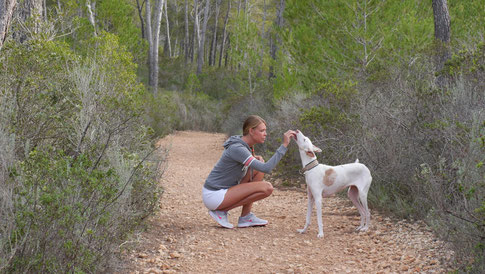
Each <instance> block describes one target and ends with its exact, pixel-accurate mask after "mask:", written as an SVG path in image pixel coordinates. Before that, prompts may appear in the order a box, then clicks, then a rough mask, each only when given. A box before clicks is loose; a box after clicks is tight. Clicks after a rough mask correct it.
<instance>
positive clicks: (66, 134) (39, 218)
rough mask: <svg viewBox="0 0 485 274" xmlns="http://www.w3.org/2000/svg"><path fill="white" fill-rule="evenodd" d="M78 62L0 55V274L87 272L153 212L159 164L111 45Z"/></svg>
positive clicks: (32, 50)
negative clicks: (14, 273) (0, 111)
mask: <svg viewBox="0 0 485 274" xmlns="http://www.w3.org/2000/svg"><path fill="white" fill-rule="evenodd" d="M85 48H86V53H87V57H84V58H82V57H79V56H77V55H75V54H74V53H73V52H71V51H70V50H69V49H68V47H67V46H66V45H65V44H63V43H59V42H53V41H43V40H29V42H27V43H25V44H22V45H20V44H13V43H12V44H9V45H7V46H6V47H4V48H3V49H2V51H1V52H0V60H1V61H2V62H1V63H0V70H1V71H2V73H1V74H0V83H1V87H0V88H1V93H0V109H1V110H5V112H2V113H1V115H0V122H1V123H0V138H1V139H0V151H1V152H5V154H3V153H2V156H0V160H1V162H0V179H1V180H2V181H1V183H2V184H1V185H2V186H1V189H0V190H1V191H0V195H1V198H2V201H1V204H0V217H1V218H2V224H1V225H0V258H1V259H0V270H1V271H8V272H95V271H101V270H102V269H103V268H104V267H106V266H109V261H110V260H109V259H110V256H112V254H113V251H115V250H116V249H115V248H116V247H117V243H119V242H120V241H121V240H122V239H123V238H124V237H126V235H127V233H129V232H130V231H132V230H133V229H135V228H136V227H137V226H138V225H139V222H140V221H141V220H142V219H143V218H144V217H146V216H147V215H148V214H150V213H151V212H153V210H154V208H155V206H156V205H157V202H158V197H159V194H160V189H159V188H158V183H157V182H158V180H157V178H158V177H159V176H160V175H161V174H159V173H157V172H156V170H157V168H158V166H159V164H160V163H162V162H163V158H160V156H161V155H158V154H155V153H154V149H153V148H152V147H151V141H150V139H149V137H150V136H149V129H148V128H147V127H145V126H143V123H142V111H143V101H142V96H143V93H144V88H143V86H141V85H140V84H139V83H137V81H136V74H135V71H136V65H134V64H133V63H132V61H131V60H132V57H131V55H130V54H128V53H127V52H126V50H125V49H124V48H123V47H122V46H120V44H119V43H118V40H117V37H116V36H113V35H109V34H101V35H100V36H98V37H97V38H95V39H94V40H92V41H90V43H88V44H86V45H85Z"/></svg>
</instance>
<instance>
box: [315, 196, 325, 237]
mask: <svg viewBox="0 0 485 274" xmlns="http://www.w3.org/2000/svg"><path fill="white" fill-rule="evenodd" d="M315 207H316V208H317V222H318V235H317V237H318V238H322V237H323V221H322V195H320V196H318V197H316V198H315Z"/></svg>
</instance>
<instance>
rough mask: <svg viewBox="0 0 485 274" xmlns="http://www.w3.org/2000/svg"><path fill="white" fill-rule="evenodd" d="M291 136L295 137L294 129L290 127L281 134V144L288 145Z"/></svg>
mask: <svg viewBox="0 0 485 274" xmlns="http://www.w3.org/2000/svg"><path fill="white" fill-rule="evenodd" d="M291 138H293V139H295V138H296V131H294V130H291V129H290V130H288V131H287V132H285V134H283V145H284V146H285V147H288V145H289V144H290V141H291Z"/></svg>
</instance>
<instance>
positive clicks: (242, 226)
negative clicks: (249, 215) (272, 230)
mask: <svg viewBox="0 0 485 274" xmlns="http://www.w3.org/2000/svg"><path fill="white" fill-rule="evenodd" d="M267 224H268V223H266V224H248V225H237V227H241V228H244V227H251V226H265V225H267Z"/></svg>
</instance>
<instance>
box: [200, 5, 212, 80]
mask: <svg viewBox="0 0 485 274" xmlns="http://www.w3.org/2000/svg"><path fill="white" fill-rule="evenodd" d="M209 8H210V0H206V1H205V8H204V22H203V23H202V32H201V34H200V41H199V50H198V51H197V75H200V74H201V73H202V65H203V64H204V44H205V36H206V31H207V22H208V21H209Z"/></svg>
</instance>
